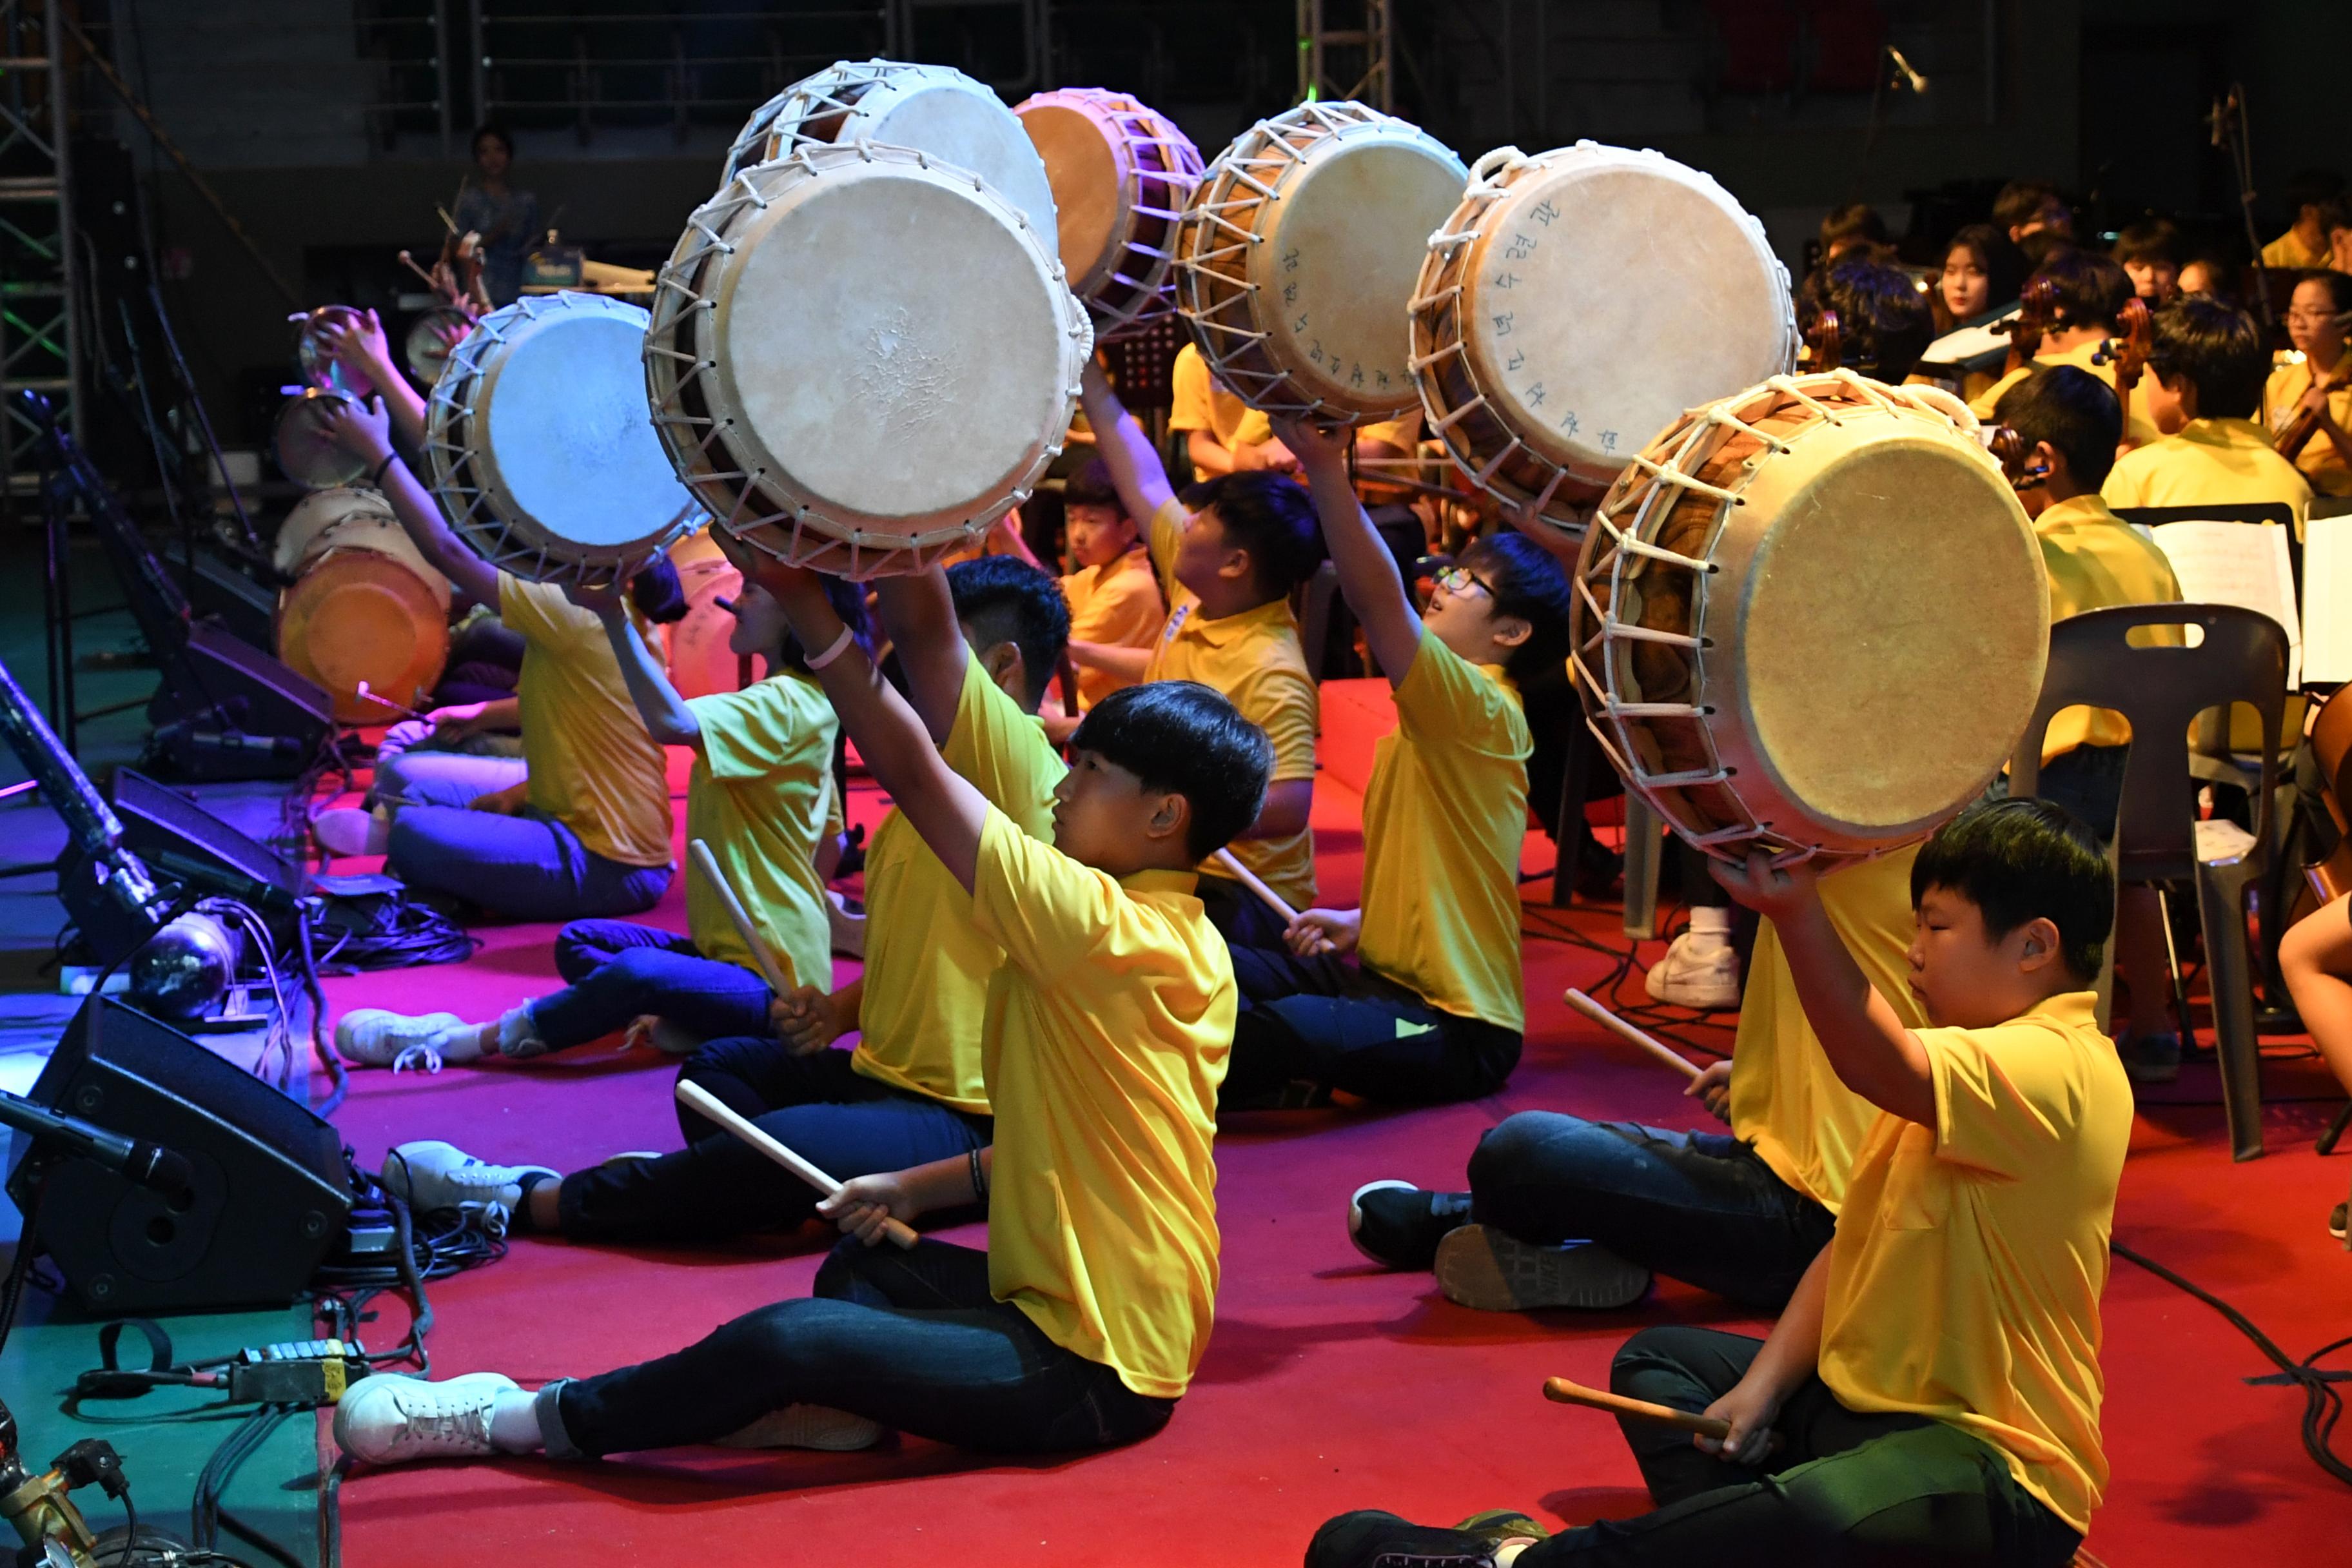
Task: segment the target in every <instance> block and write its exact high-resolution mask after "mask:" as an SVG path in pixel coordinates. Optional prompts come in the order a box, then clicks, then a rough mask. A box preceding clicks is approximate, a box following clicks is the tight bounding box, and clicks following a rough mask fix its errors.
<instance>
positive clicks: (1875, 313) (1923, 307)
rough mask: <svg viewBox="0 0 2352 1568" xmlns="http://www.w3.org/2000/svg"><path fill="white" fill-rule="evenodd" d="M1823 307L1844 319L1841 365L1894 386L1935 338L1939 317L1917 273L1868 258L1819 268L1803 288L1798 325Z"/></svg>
mask: <svg viewBox="0 0 2352 1568" xmlns="http://www.w3.org/2000/svg"><path fill="white" fill-rule="evenodd" d="M1823 310H1835V311H1836V312H1837V319H1838V341H1839V363H1841V364H1843V365H1844V366H1845V367H1846V368H1847V369H1849V370H1853V371H1856V372H1859V373H1860V374H1864V375H1866V376H1869V377H1871V378H1873V379H1874V380H1877V381H1883V382H1885V383H1886V384H1888V385H1890V386H1891V385H1894V384H1896V383H1898V382H1900V381H1902V379H1903V378H1904V377H1905V376H1907V375H1909V374H1911V367H1912V366H1913V365H1915V364H1916V363H1919V356H1920V355H1921V354H1923V353H1927V345H1928V344H1929V343H1930V342H1934V341H1935V337H1936V318H1935V312H1934V309H1933V307H1931V306H1930V305H1929V304H1928V303H1927V295H1926V294H1925V293H1923V292H1921V290H1920V289H1919V286H1918V284H1917V283H1916V282H1914V281H1913V280H1912V278H1911V275H1910V274H1909V273H1907V272H1906V271H1904V270H1903V269H1902V268H1899V267H1889V266H1886V265H1885V263H1883V262H1880V261H1877V260H1874V259H1873V258H1868V257H1864V256H1858V255H1850V256H1848V257H1847V258H1845V259H1844V260H1843V261H1838V262H1833V263H1832V264H1831V265H1829V266H1826V267H1822V268H1816V269H1815V270H1814V271H1813V272H1812V273H1811V275H1809V276H1808V277H1807V278H1806V279H1805V282H1804V286H1803V287H1802V288H1801V289H1798V291H1797V325H1798V327H1799V328H1800V329H1810V328H1811V327H1812V325H1813V324H1814V323H1815V322H1816V321H1818V320H1819V319H1820V316H1821V313H1822V311H1823Z"/></svg>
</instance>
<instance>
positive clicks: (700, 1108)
mask: <svg viewBox="0 0 2352 1568" xmlns="http://www.w3.org/2000/svg"><path fill="white" fill-rule="evenodd" d="M677 1100H678V1103H679V1104H680V1105H683V1106H685V1107H686V1108H687V1109H688V1110H691V1111H694V1112H695V1113H696V1114H698V1115H700V1116H705V1117H708V1118H709V1119H710V1120H711V1121H715V1122H717V1123H718V1124H719V1126H721V1127H724V1128H725V1129H727V1131H730V1132H732V1133H733V1134H735V1136H736V1137H738V1138H740V1139H741V1140H743V1142H746V1143H749V1144H750V1145H751V1147H752V1148H754V1149H757V1150H758V1151H759V1152H761V1153H762V1154H765V1155H766V1156H767V1157H768V1158H769V1159H771V1160H773V1161H774V1162H775V1163H777V1164H779V1165H782V1167H783V1168H784V1169H785V1170H787V1171H790V1172H791V1173H793V1175H795V1176H798V1177H799V1178H800V1179H801V1180H802V1181H803V1182H806V1183H807V1184H809V1185H810V1186H812V1187H814V1188H815V1189H816V1190H817V1191H818V1192H820V1193H823V1194H824V1195H825V1196H826V1197H831V1196H833V1195H834V1194H835V1193H837V1192H839V1191H841V1184H840V1183H839V1182H836V1181H835V1180H834V1179H833V1178H832V1177H831V1176H828V1175H826V1174H825V1173H824V1172H823V1171H820V1170H818V1169H817V1168H816V1167H815V1166H814V1165H812V1164H810V1163H808V1162H807V1161H806V1160H803V1159H802V1158H801V1157H800V1156H799V1155H798V1154H795V1153H793V1152H792V1151H791V1150H790V1149H788V1148H786V1147H785V1146H784V1145H783V1144H782V1142H778V1141H777V1140H776V1138H775V1137H774V1136H773V1135H772V1134H771V1133H769V1132H767V1131H763V1130H762V1129H761V1127H760V1125H759V1124H758V1123H757V1122H754V1121H747V1120H746V1119H745V1118H743V1117H742V1116H740V1115H739V1114H738V1113H737V1112H736V1111H735V1110H733V1109H732V1108H731V1107H730V1106H727V1105H724V1104H722V1103H720V1101H719V1098H718V1097H717V1096H716V1095H714V1094H712V1093H711V1092H710V1091H709V1089H705V1088H703V1087H702V1086H701V1085H700V1084H698V1083H692V1082H689V1081H688V1080H686V1079H679V1080H678V1086H677ZM882 1234H883V1235H885V1236H887V1237H889V1238H890V1239H891V1241H893V1242H894V1243H896V1244H897V1245H898V1246H899V1247H912V1246H914V1245H915V1243H916V1241H917V1240H919V1237H917V1236H916V1235H915V1231H914V1227H913V1226H909V1225H908V1223H907V1222H906V1221H905V1220H902V1219H886V1220H884V1221H883V1222H882Z"/></svg>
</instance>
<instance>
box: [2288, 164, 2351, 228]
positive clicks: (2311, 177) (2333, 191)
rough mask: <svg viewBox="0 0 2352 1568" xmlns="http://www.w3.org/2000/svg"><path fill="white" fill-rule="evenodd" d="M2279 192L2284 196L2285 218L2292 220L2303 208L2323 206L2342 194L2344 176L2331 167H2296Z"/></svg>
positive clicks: (2299, 215)
mask: <svg viewBox="0 0 2352 1568" xmlns="http://www.w3.org/2000/svg"><path fill="white" fill-rule="evenodd" d="M2279 194H2280V195H2283V196H2284V197H2285V198H2286V210H2287V218H2288V221H2289V222H2293V221H2294V219H2296V218H2299V217H2301V216H2303V209H2304V208H2305V207H2324V206H2326V205H2327V204H2328V203H2329V202H2332V201H2334V200H2335V199H2336V197H2338V196H2340V195H2343V194H2344V176H2343V175H2341V174H2337V173H2336V171H2335V170H2333V169H2297V170H2296V171H2295V172H2294V174H2289V175H2288V176H2287V177H2286V184H2285V185H2284V187H2283V188H2282V189H2281V191H2280V193H2279Z"/></svg>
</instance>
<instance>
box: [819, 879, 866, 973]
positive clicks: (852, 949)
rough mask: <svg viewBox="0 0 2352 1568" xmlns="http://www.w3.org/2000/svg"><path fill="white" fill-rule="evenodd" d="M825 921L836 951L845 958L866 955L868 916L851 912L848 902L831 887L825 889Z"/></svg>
mask: <svg viewBox="0 0 2352 1568" xmlns="http://www.w3.org/2000/svg"><path fill="white" fill-rule="evenodd" d="M824 922H825V925H826V927H827V929H828V930H829V931H830V932H831V934H832V938H833V951H834V952H837V953H839V954H841V955H842V956H843V957H844V958H864V957H865V956H866V917H865V916H864V915H853V914H851V913H850V912H849V906H848V903H847V902H846V901H845V900H844V899H843V898H842V896H841V895H840V894H839V893H836V892H835V891H834V890H833V889H831V888H827V889H825V890H824Z"/></svg>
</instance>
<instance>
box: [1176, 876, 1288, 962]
mask: <svg viewBox="0 0 2352 1568" xmlns="http://www.w3.org/2000/svg"><path fill="white" fill-rule="evenodd" d="M1194 891H1195V892H1197V893H1199V894H1200V897H1201V912H1202V914H1204V915H1206V916H1208V918H1209V923H1210V924H1211V925H1213V926H1214V927H1216V928H1217V934H1218V935H1219V936H1222V937H1223V938H1224V939H1225V945H1226V946H1227V947H1233V948H1243V947H1280V946H1281V945H1282V932H1283V929H1284V928H1283V921H1282V917H1281V916H1280V915H1278V914H1276V913H1275V912H1274V911H1273V910H1270V909H1268V908H1266V907H1265V903H1264V902H1263V901H1262V900H1259V898H1258V896H1257V895H1256V894H1255V893H1253V892H1251V891H1250V890H1249V889H1247V888H1244V887H1243V886H1242V885H1241V884H1240V883H1239V882H1236V881H1234V879H1232V878H1231V877H1212V876H1208V875H1206V874H1203V875H1202V878H1201V880H1200V886H1199V887H1197V888H1196V889H1194Z"/></svg>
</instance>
